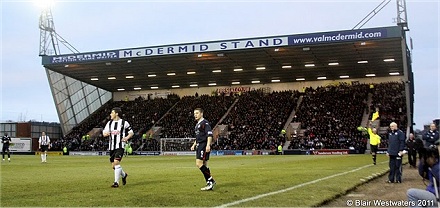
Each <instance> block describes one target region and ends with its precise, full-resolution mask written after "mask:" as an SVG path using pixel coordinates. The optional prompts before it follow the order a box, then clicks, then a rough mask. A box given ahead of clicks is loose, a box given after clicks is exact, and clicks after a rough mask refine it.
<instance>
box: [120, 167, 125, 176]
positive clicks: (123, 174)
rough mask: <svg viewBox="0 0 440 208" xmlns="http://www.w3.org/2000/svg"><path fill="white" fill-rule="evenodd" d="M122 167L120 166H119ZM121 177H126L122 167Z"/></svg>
mask: <svg viewBox="0 0 440 208" xmlns="http://www.w3.org/2000/svg"><path fill="white" fill-rule="evenodd" d="M119 166H120V165H119ZM121 176H122V177H125V172H124V170H123V169H122V167H121Z"/></svg>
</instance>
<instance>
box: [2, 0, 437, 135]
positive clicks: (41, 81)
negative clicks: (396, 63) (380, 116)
mask: <svg viewBox="0 0 440 208" xmlns="http://www.w3.org/2000/svg"><path fill="white" fill-rule="evenodd" d="M380 2H382V1H381V0H379V1H377V0H376V1H373V0H362V1H354V0H352V1H346V0H338V1H326V0H321V1H313V0H312V1H307V0H303V1H295V0H292V1H210V2H209V1H76V0H71V1H55V5H54V6H53V8H52V13H53V18H54V22H55V27H56V31H57V33H59V34H60V35H61V36H62V37H63V38H64V39H66V40H67V41H68V42H69V43H70V44H72V45H73V46H74V47H76V48H77V49H78V50H79V51H80V52H88V51H101V50H108V49H122V48H133V47H144V46H155V45H165V44H166V45H168V44H175V43H184V42H200V41H211V40H226V39H236V38H250V37H263V36H274V35H287V34H301V33H312V32H325V31H337V30H349V29H352V28H353V27H354V26H355V25H356V24H357V23H358V22H359V21H360V20H362V19H363V18H364V17H365V16H366V15H367V14H368V13H370V12H371V11H372V10H373V9H374V8H375V7H376V6H377V5H379V3H380ZM0 4H1V74H0V78H1V94H0V99H1V103H0V109H1V117H0V121H5V120H14V121H17V120H31V119H35V120H38V121H41V120H43V121H56V122H59V120H58V116H57V112H56V109H55V105H54V101H53V98H52V94H51V91H50V88H49V84H48V81H47V76H46V73H45V70H44V68H43V67H42V65H41V58H40V57H39V56H38V53H39V42H40V39H39V35H40V31H39V28H38V21H39V15H40V9H39V7H38V6H36V4H35V3H34V1H19V0H17V1H11V0H3V1H0ZM396 8H397V6H396V1H395V0H392V1H391V2H390V3H389V4H388V5H387V6H386V7H385V8H384V9H383V10H382V11H380V12H379V13H378V14H377V15H376V16H375V17H373V19H372V20H370V21H369V22H368V23H367V24H366V25H365V26H364V27H363V28H370V27H383V26H394V25H396V23H395V22H394V19H395V17H396V16H397V9H396ZM439 11H440V3H439V1H438V0H431V1H423V0H407V12H408V25H409V28H410V32H409V35H410V36H411V37H412V39H413V42H414V50H413V51H412V58H413V65H412V66H413V72H414V76H415V105H414V106H415V109H414V120H415V122H416V124H417V125H416V127H417V128H422V127H423V124H426V123H429V122H430V121H432V119H434V118H440V108H439V107H440V96H439V94H440V91H439V88H440V86H439V80H440V73H439V40H438V38H439V19H440V14H439ZM61 52H62V53H70V52H69V51H68V50H66V49H65V48H63V47H62V48H61Z"/></svg>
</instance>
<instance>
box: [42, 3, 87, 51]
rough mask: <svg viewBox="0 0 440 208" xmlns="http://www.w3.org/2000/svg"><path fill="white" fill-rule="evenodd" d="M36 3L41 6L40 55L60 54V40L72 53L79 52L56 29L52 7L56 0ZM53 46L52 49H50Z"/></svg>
mask: <svg viewBox="0 0 440 208" xmlns="http://www.w3.org/2000/svg"><path fill="white" fill-rule="evenodd" d="M34 3H35V4H36V5H37V6H38V7H40V9H41V14H40V21H39V28H40V52H39V55H40V56H46V55H59V54H61V51H60V46H59V44H58V42H61V43H62V44H63V45H64V46H65V47H66V48H67V49H69V50H70V51H71V52H72V53H79V51H78V50H77V49H76V48H75V47H73V46H72V45H71V44H70V43H68V42H67V41H66V40H65V39H64V38H63V37H61V36H60V35H59V34H58V33H57V32H56V31H55V24H54V22H53V16H52V7H53V5H54V4H55V1H54V0H35V1H34ZM50 48H51V49H50Z"/></svg>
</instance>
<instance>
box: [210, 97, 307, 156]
mask: <svg viewBox="0 0 440 208" xmlns="http://www.w3.org/2000/svg"><path fill="white" fill-rule="evenodd" d="M299 96H300V93H299V92H298V91H283V92H272V93H270V94H265V93H263V92H262V91H251V92H247V93H244V94H243V95H241V96H240V99H239V101H238V102H237V103H236V104H235V106H234V107H233V108H232V110H231V111H230V113H229V114H228V115H227V117H226V118H225V119H224V120H223V121H222V124H224V125H228V131H229V135H228V136H227V137H224V138H221V139H219V142H218V144H215V145H214V147H213V149H217V150H237V149H239V150H252V149H256V150H273V149H275V148H276V147H277V145H278V144H280V143H284V142H285V138H284V137H283V136H280V132H281V130H282V129H283V127H284V124H285V122H286V121H287V119H288V117H289V116H290V114H291V112H292V110H293V109H294V108H295V107H296V105H297V101H298V98H299Z"/></svg>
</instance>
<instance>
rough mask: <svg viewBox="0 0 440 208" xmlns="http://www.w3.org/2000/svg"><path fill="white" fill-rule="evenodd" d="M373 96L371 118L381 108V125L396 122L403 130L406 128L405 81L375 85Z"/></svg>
mask: <svg viewBox="0 0 440 208" xmlns="http://www.w3.org/2000/svg"><path fill="white" fill-rule="evenodd" d="M373 86H374V88H373V92H372V93H373V97H372V99H373V100H372V103H371V105H370V118H371V116H372V114H373V113H374V112H375V111H376V108H378V109H379V112H380V113H379V114H380V126H389V125H390V123H391V122H396V123H397V125H398V127H399V128H400V129H401V130H405V129H406V125H407V116H406V98H405V85H404V84H403V82H386V83H380V84H374V85H373Z"/></svg>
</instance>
